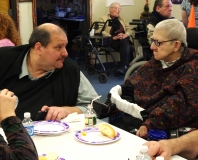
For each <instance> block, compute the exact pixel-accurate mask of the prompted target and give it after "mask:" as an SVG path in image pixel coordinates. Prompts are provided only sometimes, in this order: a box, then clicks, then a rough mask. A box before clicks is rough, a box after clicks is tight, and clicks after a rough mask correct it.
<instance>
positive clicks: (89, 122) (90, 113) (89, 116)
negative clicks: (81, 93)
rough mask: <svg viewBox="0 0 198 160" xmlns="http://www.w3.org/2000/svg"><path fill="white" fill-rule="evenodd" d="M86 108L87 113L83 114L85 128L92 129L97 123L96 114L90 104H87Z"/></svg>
mask: <svg viewBox="0 0 198 160" xmlns="http://www.w3.org/2000/svg"><path fill="white" fill-rule="evenodd" d="M87 108H88V109H87V112H86V113H85V126H86V127H94V126H95V125H96V122H97V118H96V112H95V111H94V109H93V107H92V106H91V104H89V105H88V107H87Z"/></svg>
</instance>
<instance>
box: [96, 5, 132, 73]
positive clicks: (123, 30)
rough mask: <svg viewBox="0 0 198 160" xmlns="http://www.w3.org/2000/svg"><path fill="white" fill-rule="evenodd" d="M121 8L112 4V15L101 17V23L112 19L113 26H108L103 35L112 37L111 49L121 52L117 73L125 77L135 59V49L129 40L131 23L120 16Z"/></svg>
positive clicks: (110, 10) (110, 9)
mask: <svg viewBox="0 0 198 160" xmlns="http://www.w3.org/2000/svg"><path fill="white" fill-rule="evenodd" d="M120 7H121V6H120V4H119V3H117V2H115V3H112V4H111V5H110V8H109V12H110V14H108V15H105V16H103V17H101V18H100V20H99V21H100V22H106V21H107V20H108V19H112V26H108V25H106V27H105V29H104V31H103V32H102V35H104V36H112V42H111V47H112V48H113V49H115V50H117V51H119V52H120V64H119V67H118V69H117V72H118V73H120V74H123V75H124V74H125V73H126V70H127V67H128V66H129V63H130V62H131V60H132V59H133V49H132V46H131V44H130V39H129V37H130V36H131V35H132V30H131V27H130V25H129V23H128V22H126V21H125V20H124V18H122V17H121V16H120V15H119V14H120V11H121V8H120ZM98 31H99V30H98Z"/></svg>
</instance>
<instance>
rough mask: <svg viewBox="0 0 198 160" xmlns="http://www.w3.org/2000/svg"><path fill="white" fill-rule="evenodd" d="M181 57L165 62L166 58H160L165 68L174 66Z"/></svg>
mask: <svg viewBox="0 0 198 160" xmlns="http://www.w3.org/2000/svg"><path fill="white" fill-rule="evenodd" d="M179 59H180V57H179V58H177V59H176V60H174V61H172V62H165V61H164V60H160V62H161V64H162V67H163V68H168V67H170V66H172V65H173V64H174V63H175V62H177V61H178V60H179Z"/></svg>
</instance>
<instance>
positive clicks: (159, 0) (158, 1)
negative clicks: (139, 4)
mask: <svg viewBox="0 0 198 160" xmlns="http://www.w3.org/2000/svg"><path fill="white" fill-rule="evenodd" d="M169 18H172V2H171V0H155V3H154V6H153V11H152V13H151V16H150V19H149V20H148V22H147V29H148V35H147V38H148V42H149V43H150V44H151V40H150V38H151V36H152V35H153V32H154V28H155V26H156V25H157V24H158V23H159V22H161V21H163V20H165V19H169Z"/></svg>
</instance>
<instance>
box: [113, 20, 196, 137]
mask: <svg viewBox="0 0 198 160" xmlns="http://www.w3.org/2000/svg"><path fill="white" fill-rule="evenodd" d="M151 41H152V43H151V50H153V54H154V57H153V58H152V59H151V60H150V61H148V62H147V63H145V64H144V65H142V66H141V67H140V68H138V69H137V70H136V71H135V72H134V73H133V74H132V75H131V76H130V77H129V78H128V79H127V80H126V81H125V84H128V86H131V87H132V89H133V91H134V97H132V99H134V100H133V103H129V102H127V101H123V103H121V101H120V99H121V98H120V95H122V93H124V92H125V91H124V90H122V89H123V88H121V86H115V87H113V88H112V89H111V91H110V93H111V101H112V103H115V104H116V106H117V108H118V109H119V110H121V111H123V112H125V113H127V114H129V115H132V116H133V117H136V118H138V119H141V120H143V118H142V115H141V113H142V112H141V111H143V110H144V111H146V112H147V118H146V119H144V121H142V123H141V124H140V126H141V127H140V128H139V130H138V131H137V133H136V135H138V136H140V137H147V133H148V130H149V129H160V130H168V129H176V128H179V127H181V126H187V127H192V128H198V105H197V104H198V99H197V95H198V83H197V82H198V69H197V66H198V50H193V49H188V48H186V46H187V42H186V29H185V27H184V25H183V23H182V22H180V21H179V20H177V19H169V20H164V21H161V22H159V23H158V24H157V25H156V26H155V29H154V33H153V36H152V38H151ZM122 96H123V95H122ZM143 115H144V114H143ZM144 116H146V115H144ZM128 125H130V123H128Z"/></svg>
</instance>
